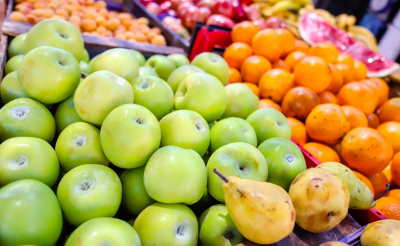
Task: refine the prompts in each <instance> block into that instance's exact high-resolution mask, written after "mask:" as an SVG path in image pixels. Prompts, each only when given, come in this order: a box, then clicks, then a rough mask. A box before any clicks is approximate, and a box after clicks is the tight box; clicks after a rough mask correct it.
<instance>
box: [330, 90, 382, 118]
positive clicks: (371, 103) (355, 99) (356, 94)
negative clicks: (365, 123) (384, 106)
mask: <svg viewBox="0 0 400 246" xmlns="http://www.w3.org/2000/svg"><path fill="white" fill-rule="evenodd" d="M337 98H338V103H339V105H350V106H353V107H355V108H358V109H359V110H361V112H363V113H364V114H371V113H373V112H374V110H375V108H376V104H377V102H378V96H377V95H376V94H375V93H374V90H373V89H371V87H369V86H368V85H366V84H363V83H360V82H352V83H349V84H346V85H344V86H343V87H342V88H341V89H340V91H339V94H338V96H337Z"/></svg>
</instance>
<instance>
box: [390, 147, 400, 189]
mask: <svg viewBox="0 0 400 246" xmlns="http://www.w3.org/2000/svg"><path fill="white" fill-rule="evenodd" d="M390 174H391V175H392V181H393V182H394V183H395V184H397V185H398V186H400V152H399V153H397V154H396V155H394V157H393V160H392V163H391V164H390Z"/></svg>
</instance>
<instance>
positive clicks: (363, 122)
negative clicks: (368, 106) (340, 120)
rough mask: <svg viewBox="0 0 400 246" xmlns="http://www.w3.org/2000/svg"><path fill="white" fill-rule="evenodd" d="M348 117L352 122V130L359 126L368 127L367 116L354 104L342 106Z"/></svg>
mask: <svg viewBox="0 0 400 246" xmlns="http://www.w3.org/2000/svg"><path fill="white" fill-rule="evenodd" d="M341 108H342V110H343V112H344V114H345V115H346V117H347V119H349V122H350V130H351V129H354V128H357V127H368V120H367V117H366V116H365V114H364V113H363V112H361V111H360V110H359V109H357V108H355V107H352V106H347V105H346V106H342V107H341Z"/></svg>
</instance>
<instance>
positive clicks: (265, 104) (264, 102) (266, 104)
mask: <svg viewBox="0 0 400 246" xmlns="http://www.w3.org/2000/svg"><path fill="white" fill-rule="evenodd" d="M258 108H259V109H260V108H273V109H276V110H278V111H279V112H281V113H282V108H281V106H279V104H277V103H276V102H274V101H272V100H270V99H260V101H259V104H258Z"/></svg>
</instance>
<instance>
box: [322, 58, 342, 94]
mask: <svg viewBox="0 0 400 246" xmlns="http://www.w3.org/2000/svg"><path fill="white" fill-rule="evenodd" d="M329 70H330V71H331V83H330V84H329V86H328V87H327V88H326V89H325V90H327V91H330V92H332V93H338V92H339V90H340V88H342V85H343V77H342V74H341V72H340V71H339V69H338V68H337V67H336V66H335V65H333V64H329Z"/></svg>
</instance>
